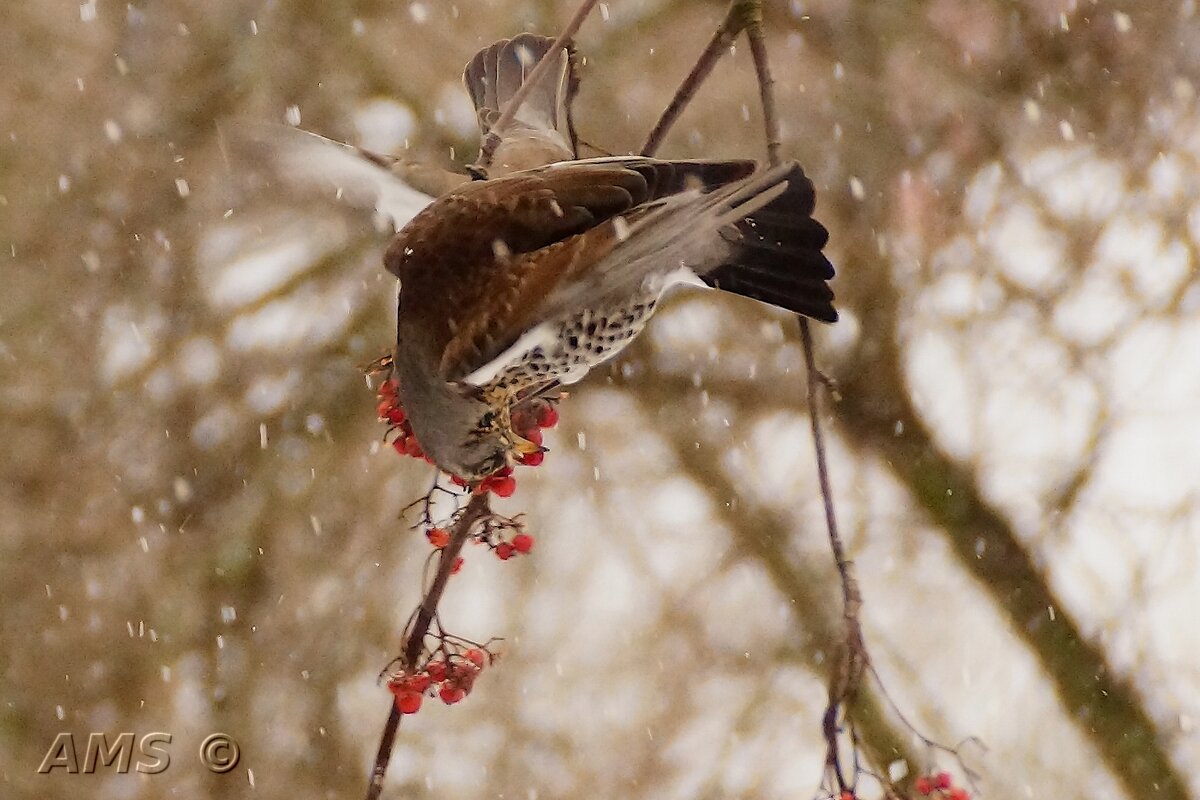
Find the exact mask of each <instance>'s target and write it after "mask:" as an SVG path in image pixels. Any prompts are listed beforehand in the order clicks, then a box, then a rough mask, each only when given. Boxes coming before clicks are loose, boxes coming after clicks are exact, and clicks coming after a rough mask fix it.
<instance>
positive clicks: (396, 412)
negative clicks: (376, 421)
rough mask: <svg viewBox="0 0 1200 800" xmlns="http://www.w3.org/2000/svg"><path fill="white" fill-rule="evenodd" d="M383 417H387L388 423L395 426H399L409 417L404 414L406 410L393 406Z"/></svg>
mask: <svg viewBox="0 0 1200 800" xmlns="http://www.w3.org/2000/svg"><path fill="white" fill-rule="evenodd" d="M383 416H385V417H387V421H388V422H390V423H392V424H393V425H399V424H400V423H402V422H404V420H406V419H407V418H408V416H407V415H406V414H405V413H404V409H403V408H401V407H400V406H392V407H391V408H389V409H388V410H387V413H385V414H384V415H383Z"/></svg>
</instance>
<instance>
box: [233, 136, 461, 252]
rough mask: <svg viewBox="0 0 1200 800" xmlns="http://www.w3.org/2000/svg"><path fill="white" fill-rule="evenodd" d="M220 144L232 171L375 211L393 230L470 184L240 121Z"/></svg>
mask: <svg viewBox="0 0 1200 800" xmlns="http://www.w3.org/2000/svg"><path fill="white" fill-rule="evenodd" d="M221 140H222V145H223V148H224V152H225V155H226V159H227V161H228V162H229V163H230V165H231V167H232V168H235V169H238V170H241V169H243V168H244V169H246V170H247V172H248V173H251V174H253V175H256V176H260V177H262V178H264V179H265V180H266V182H267V183H269V184H272V185H276V186H279V187H281V188H283V189H285V190H287V191H288V192H300V193H302V194H308V195H315V196H321V197H326V198H329V199H331V200H333V201H335V202H338V203H342V204H345V205H347V206H350V207H353V208H362V209H370V210H373V211H374V212H375V213H376V214H378V215H379V217H380V218H382V219H383V221H385V223H386V224H387V225H388V226H390V227H391V228H392V229H393V230H397V229H399V228H401V227H403V226H404V224H405V223H407V222H408V221H409V220H410V219H412V218H413V217H414V216H415V215H416V213H417V212H418V211H420V210H421V209H423V208H424V207H425V206H427V205H428V204H429V202H430V201H431V200H432V199H433V198H434V197H436V196H438V195H440V194H443V193H445V192H447V191H449V190H450V189H452V188H454V187H455V186H457V185H459V184H461V183H464V182H466V181H468V180H470V178H469V177H468V176H466V175H462V174H459V173H454V172H449V171H447V170H442V169H439V168H437V167H433V166H428V165H423V164H417V163H414V162H408V161H404V160H401V159H398V158H395V157H392V156H384V155H380V154H377V153H372V152H370V151H369V150H363V149H361V148H358V147H352V146H350V145H346V144H342V143H341V142H336V141H334V140H332V139H326V138H325V137H323V136H318V135H317V134H315V133H309V132H307V131H302V130H298V129H296V128H290V127H286V126H283V125H268V124H263V123H252V122H236V123H232V124H228V125H224V126H222V128H221Z"/></svg>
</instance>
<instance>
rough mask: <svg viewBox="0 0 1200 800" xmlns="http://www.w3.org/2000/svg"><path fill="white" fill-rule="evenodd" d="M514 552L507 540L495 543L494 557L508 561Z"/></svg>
mask: <svg viewBox="0 0 1200 800" xmlns="http://www.w3.org/2000/svg"><path fill="white" fill-rule="evenodd" d="M514 552H515V551H514V548H513V546H512V545H511V544H509V543H508V542H501V543H500V544H498V545H496V558H498V559H500V560H501V561H508V560H509V559H510V558H512V557H513V553H514Z"/></svg>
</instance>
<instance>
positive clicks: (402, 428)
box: [377, 378, 433, 464]
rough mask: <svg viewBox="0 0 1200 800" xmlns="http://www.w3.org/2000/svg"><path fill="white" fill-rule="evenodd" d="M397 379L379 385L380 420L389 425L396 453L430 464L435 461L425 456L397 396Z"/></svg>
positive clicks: (389, 379)
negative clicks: (421, 459) (423, 460)
mask: <svg viewBox="0 0 1200 800" xmlns="http://www.w3.org/2000/svg"><path fill="white" fill-rule="evenodd" d="M396 389H397V384H396V379H395V378H388V379H387V380H385V381H384V382H383V383H381V384H379V407H378V409H377V411H378V412H379V418H380V419H381V420H383V421H385V422H387V423H388V425H389V427H388V433H390V434H393V436H394V438H393V439H392V447H394V448H396V452H397V453H399V454H400V455H402V456H412V457H413V458H423V459H425V460H426V461H429V463H431V464H432V463H433V461H432V460H431V459H430V458H429V456H427V455H425V451H424V450H423V449H422V448H421V444H420V442H418V441H417V437H416V436H415V435H414V434H413V429H412V423H410V422H409V421H408V415H407V414H405V413H404V408H403V407H402V406H401V405H400V398H399V397H398V396H397V395H396Z"/></svg>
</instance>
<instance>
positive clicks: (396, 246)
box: [384, 158, 753, 380]
mask: <svg viewBox="0 0 1200 800" xmlns="http://www.w3.org/2000/svg"><path fill="white" fill-rule="evenodd" d="M752 169H753V163H752V162H690V163H687V164H683V165H682V167H681V165H680V164H679V163H675V164H672V163H671V162H660V161H652V160H646V159H635V158H631V159H629V160H627V161H624V160H598V161H596V162H591V163H588V162H575V163H572V164H559V165H555V166H553V167H548V168H544V169H538V170H529V171H526V172H522V173H517V174H514V175H512V176H509V177H505V178H498V179H495V180H489V181H476V182H473V183H469V184H466V185H464V186H462V187H460V188H458V189H456V190H454V191H452V192H451V193H450V194H447V195H445V196H443V197H441V198H439V199H438V200H437V201H435V202H434V203H433V204H431V205H430V206H429V207H428V208H426V209H425V210H423V211H422V212H421V213H420V214H418V215H417V217H416V218H414V219H413V220H412V222H410V223H409V224H408V225H407V226H406V227H405V228H404V230H402V231H401V232H400V233H399V234H397V236H396V238H395V239H394V240H393V242H392V245H391V247H390V248H389V249H388V253H387V255H386V256H385V258H384V263H385V265H386V266H387V268H388V270H389V271H390V272H392V273H393V274H395V275H396V276H398V277H399V278H400V281H401V300H400V302H401V314H402V315H404V316H405V317H407V318H409V319H410V320H411V321H419V322H420V324H421V327H422V329H423V332H424V335H425V336H426V337H428V340H429V342H430V344H431V346H432V347H433V348H434V353H433V354H432V355H433V356H434V358H435V360H436V361H437V362H438V364H439V366H440V373H441V375H442V376H443V377H444V378H445V379H446V380H459V379H462V378H463V377H465V376H466V375H469V374H470V373H471V372H473V371H475V370H476V369H478V368H479V367H481V366H483V365H485V364H487V363H488V362H489V361H491V360H492V359H493V358H495V357H496V356H498V355H500V354H501V353H502V352H503V351H504V350H505V349H507V348H508V347H509V346H511V345H512V344H513V343H514V342H515V341H516V340H517V339H518V338H519V337H520V336H521V334H523V333H524V332H526V331H527V330H529V329H530V328H532V327H534V326H535V325H537V324H538V323H540V322H542V321H543V319H542V317H543V316H544V311H545V309H544V308H543V304H542V302H541V301H542V300H544V299H545V298H546V296H547V295H549V294H550V293H551V292H552V291H553V290H554V289H555V288H556V287H558V286H559V285H560V283H561V282H563V281H570V280H571V279H573V278H574V277H577V276H579V275H581V274H583V273H586V271H587V270H588V268H589V267H590V266H592V265H594V264H596V263H597V262H598V261H599V260H600V259H602V258H603V257H605V256H606V255H608V253H609V252H610V251H611V250H612V249H613V247H615V246H616V244H617V243H618V242H619V240H620V239H619V237H618V235H617V233H618V232H617V227H618V223H616V222H615V218H616V217H617V216H621V217H623V218H624V220H625V222H626V223H627V222H632V221H634V220H636V218H637V217H638V216H639V215H640V214H641V213H642V212H643V211H644V210H645V209H646V208H648V207H649V206H647V205H645V204H648V203H650V202H651V201H653V200H655V199H657V198H658V197H660V196H662V195H664V194H670V193H674V192H678V191H680V190H682V189H684V188H687V187H688V186H689V182H690V181H694V180H697V179H698V180H700V181H701V182H703V183H705V184H708V185H714V184H715V185H719V184H721V183H725V182H727V181H730V180H734V179H736V178H739V177H741V176H743V175H744V174H746V173H748V172H749V171H750V170H752Z"/></svg>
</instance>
